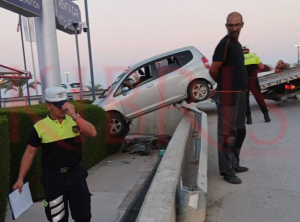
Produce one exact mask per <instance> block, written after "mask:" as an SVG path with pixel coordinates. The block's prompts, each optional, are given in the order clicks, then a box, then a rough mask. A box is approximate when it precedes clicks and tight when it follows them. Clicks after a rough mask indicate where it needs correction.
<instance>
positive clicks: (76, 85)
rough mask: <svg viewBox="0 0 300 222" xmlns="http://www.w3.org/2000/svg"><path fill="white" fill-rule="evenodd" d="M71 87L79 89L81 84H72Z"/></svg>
mask: <svg viewBox="0 0 300 222" xmlns="http://www.w3.org/2000/svg"><path fill="white" fill-rule="evenodd" d="M70 86H71V87H72V88H79V87H80V84H79V83H72V84H70Z"/></svg>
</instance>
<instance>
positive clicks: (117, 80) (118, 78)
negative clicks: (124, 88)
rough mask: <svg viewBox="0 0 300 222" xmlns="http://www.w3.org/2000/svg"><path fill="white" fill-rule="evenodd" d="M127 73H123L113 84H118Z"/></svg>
mask: <svg viewBox="0 0 300 222" xmlns="http://www.w3.org/2000/svg"><path fill="white" fill-rule="evenodd" d="M126 73H127V72H123V73H122V74H120V75H119V76H118V77H117V78H116V80H115V81H114V83H113V84H116V83H118V82H119V81H120V80H121V79H122V77H123V76H124V75H125V74H126ZM113 84H112V85H113Z"/></svg>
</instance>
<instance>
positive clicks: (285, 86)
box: [284, 84, 296, 90]
mask: <svg viewBox="0 0 300 222" xmlns="http://www.w3.org/2000/svg"><path fill="white" fill-rule="evenodd" d="M284 88H285V89H289V90H293V89H295V88H296V87H295V85H290V84H285V85H284Z"/></svg>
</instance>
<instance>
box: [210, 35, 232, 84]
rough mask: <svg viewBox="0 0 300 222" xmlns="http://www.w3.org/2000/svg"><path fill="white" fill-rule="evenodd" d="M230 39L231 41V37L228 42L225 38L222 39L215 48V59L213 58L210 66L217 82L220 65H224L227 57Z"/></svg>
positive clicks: (211, 74)
mask: <svg viewBox="0 0 300 222" xmlns="http://www.w3.org/2000/svg"><path fill="white" fill-rule="evenodd" d="M229 41H230V40H229V39H228V40H227V41H226V42H225V41H223V40H222V41H220V42H219V44H218V45H217V47H216V49H215V52H214V55H213V59H212V60H213V62H212V64H211V66H210V68H209V74H210V76H211V78H212V79H213V80H214V81H215V82H217V80H218V75H219V70H220V67H221V66H222V65H223V62H224V60H225V59H226V54H227V47H228V44H229Z"/></svg>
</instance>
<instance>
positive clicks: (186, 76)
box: [93, 46, 215, 136]
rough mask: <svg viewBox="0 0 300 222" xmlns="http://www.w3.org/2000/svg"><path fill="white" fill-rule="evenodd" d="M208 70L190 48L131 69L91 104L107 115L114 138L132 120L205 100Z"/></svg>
mask: <svg viewBox="0 0 300 222" xmlns="http://www.w3.org/2000/svg"><path fill="white" fill-rule="evenodd" d="M208 69H209V62H208V60H207V59H206V58H205V57H204V56H203V55H202V54H201V53H200V52H199V51H198V50H197V49H196V48H195V47H193V46H190V47H185V48H181V49H177V50H173V51H170V52H166V53H163V54H160V55H157V56H154V57H151V58H149V59H146V60H144V61H142V62H139V63H137V64H135V65H133V66H131V67H130V68H129V69H128V70H126V71H124V72H123V73H122V74H121V75H119V76H118V78H117V79H116V80H115V82H114V83H113V84H112V85H111V86H110V87H109V88H108V89H107V90H106V91H105V92H104V93H103V94H102V95H101V96H100V97H99V98H98V99H97V100H95V101H94V102H93V104H94V105H97V106H100V107H102V108H103V109H104V110H105V111H106V112H107V113H108V114H109V118H110V134H111V135H114V136H118V135H120V134H121V133H122V132H123V131H124V130H127V127H128V123H129V122H130V121H131V120H133V119H134V118H137V117H139V116H142V115H145V114H147V113H150V112H153V111H155V110H158V109H160V108H163V107H165V106H168V105H171V104H174V103H178V102H181V101H184V100H187V101H188V102H200V101H203V100H206V99H207V98H208V97H209V94H210V91H211V89H212V88H213V85H214V84H215V82H214V81H213V79H212V78H211V77H210V75H209V73H208Z"/></svg>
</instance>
